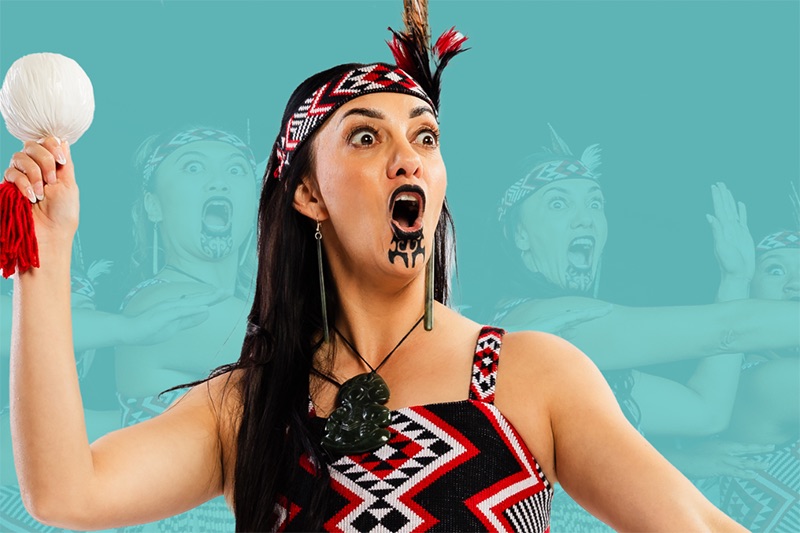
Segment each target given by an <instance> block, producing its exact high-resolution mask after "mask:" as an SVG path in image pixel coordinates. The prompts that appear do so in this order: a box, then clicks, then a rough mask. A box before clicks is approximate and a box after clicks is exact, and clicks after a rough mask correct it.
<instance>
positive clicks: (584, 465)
mask: <svg viewBox="0 0 800 533" xmlns="http://www.w3.org/2000/svg"><path fill="white" fill-rule="evenodd" d="M503 350H504V357H503V360H502V363H501V367H500V368H501V369H500V371H499V372H498V382H497V405H498V408H500V410H501V411H502V412H503V413H504V414H506V416H507V417H508V418H509V420H510V421H511V422H512V424H514V426H515V427H516V428H517V429H518V430H519V431H520V434H521V435H522V437H523V439H524V440H525V442H526V443H527V444H528V446H529V448H531V450H532V451H533V452H534V454H535V455H536V456H537V459H539V460H540V464H541V466H542V468H543V469H544V471H545V474H546V475H548V477H549V478H550V480H551V481H557V482H559V483H561V485H562V486H563V487H564V489H565V490H566V491H567V492H568V493H569V494H570V496H572V497H573V498H574V499H575V501H577V502H578V503H579V504H580V505H581V506H583V507H585V508H586V509H587V510H588V511H589V512H591V513H592V514H593V515H595V516H597V517H598V518H599V519H601V520H603V521H604V522H606V523H607V524H609V525H611V526H612V527H613V528H614V529H616V530H618V531H745V530H744V528H742V527H741V526H739V525H738V524H736V523H735V522H734V521H733V520H731V519H730V518H728V517H726V516H725V515H724V514H723V513H722V512H720V511H719V510H718V509H716V508H715V507H714V506H713V505H712V504H711V503H710V502H709V501H708V500H706V499H705V498H704V497H703V496H702V495H701V494H700V492H699V491H698V490H697V489H696V488H695V487H694V486H693V485H692V484H691V483H690V482H689V481H688V480H687V479H686V478H685V477H683V475H681V474H680V473H679V472H678V471H677V470H676V469H675V468H674V467H672V466H671V465H670V464H669V463H668V462H667V461H666V459H664V458H663V457H661V455H659V453H658V452H657V451H656V450H655V449H654V448H653V447H652V446H651V445H650V444H649V443H648V442H647V441H646V440H645V439H644V438H643V437H642V436H641V435H640V434H639V433H638V432H637V431H636V430H635V429H634V428H633V427H632V426H631V425H630V423H628V421H627V420H626V419H625V417H624V415H623V414H622V412H621V410H620V408H619V406H618V405H617V402H616V400H615V398H614V395H613V393H612V392H611V390H610V389H609V387H608V385H607V384H606V382H605V380H604V379H603V376H602V375H601V374H600V372H599V371H598V369H597V367H595V366H594V365H593V364H592V362H591V361H590V360H589V359H588V358H587V357H586V356H585V355H584V354H582V353H581V352H580V351H579V350H577V349H576V348H575V347H574V346H572V345H570V344H569V343H568V342H566V341H564V340H563V339H560V338H558V337H555V336H552V335H548V334H544V333H533V332H521V333H516V334H509V335H507V336H506V339H505V341H504V346H503ZM531 384H536V386H535V387H534V386H531ZM501 402H502V403H501Z"/></svg>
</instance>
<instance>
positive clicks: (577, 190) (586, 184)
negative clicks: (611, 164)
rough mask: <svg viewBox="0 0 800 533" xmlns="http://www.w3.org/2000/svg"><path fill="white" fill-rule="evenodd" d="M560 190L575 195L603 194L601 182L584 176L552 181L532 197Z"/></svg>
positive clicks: (559, 191)
mask: <svg viewBox="0 0 800 533" xmlns="http://www.w3.org/2000/svg"><path fill="white" fill-rule="evenodd" d="M551 191H552V192H558V193H562V194H569V195H574V196H580V195H587V194H595V193H596V194H602V192H603V191H602V189H601V188H600V184H599V183H597V182H596V181H595V180H590V179H583V178H566V179H560V180H555V181H553V182H552V183H548V184H547V185H545V186H544V187H542V188H541V189H539V190H538V191H536V192H535V193H533V195H532V197H533V196H535V197H537V198H540V197H543V196H545V195H547V193H548V192H551Z"/></svg>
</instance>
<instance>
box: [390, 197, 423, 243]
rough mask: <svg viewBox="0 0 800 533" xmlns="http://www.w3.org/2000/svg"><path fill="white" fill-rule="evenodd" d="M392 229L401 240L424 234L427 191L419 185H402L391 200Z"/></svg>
mask: <svg viewBox="0 0 800 533" xmlns="http://www.w3.org/2000/svg"><path fill="white" fill-rule="evenodd" d="M389 209H390V212H391V217H392V231H394V236H395V237H396V238H397V239H399V240H411V239H418V238H420V237H421V236H422V215H423V214H424V213H425V191H423V190H422V188H421V187H419V186H417V185H401V186H400V187H398V188H397V189H395V191H394V192H393V193H392V198H391V200H390V202H389Z"/></svg>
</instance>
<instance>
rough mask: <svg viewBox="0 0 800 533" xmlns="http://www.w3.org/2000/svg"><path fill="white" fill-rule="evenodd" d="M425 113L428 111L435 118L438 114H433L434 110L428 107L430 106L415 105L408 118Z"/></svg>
mask: <svg viewBox="0 0 800 533" xmlns="http://www.w3.org/2000/svg"><path fill="white" fill-rule="evenodd" d="M425 113H428V114H429V115H431V116H432V117H433V118H436V115H434V114H433V111H431V108H430V107H428V106H424V105H421V106H419V107H415V108H414V109H412V110H411V113H409V115H408V118H417V117H419V116H422V115H424V114H425Z"/></svg>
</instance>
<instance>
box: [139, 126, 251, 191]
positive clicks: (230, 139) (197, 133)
mask: <svg viewBox="0 0 800 533" xmlns="http://www.w3.org/2000/svg"><path fill="white" fill-rule="evenodd" d="M197 141H219V142H224V143H227V144H230V145H231V146H233V147H235V148H238V149H239V150H240V151H241V152H242V154H244V156H245V158H246V159H247V161H248V162H249V163H250V166H251V167H252V169H253V170H255V168H256V158H255V157H253V151H252V150H250V147H249V146H247V145H246V144H245V143H244V142H242V140H241V139H240V138H239V137H237V136H236V135H234V134H232V133H228V132H226V131H222V130H216V129H214V128H194V129H189V130H185V131H182V132H180V133H178V134H177V135H175V136H174V137H173V138H172V139H170V140H169V141H167V142H165V143H164V144H161V145H159V146H158V147H157V148H156V149H155V150H153V153H152V154H151V155H150V158H149V159H148V160H147V163H145V165H144V170H143V171H142V177H143V180H142V188H143V189H144V190H148V189H149V187H150V181H151V180H152V178H153V174H154V173H155V171H156V168H158V165H160V164H161V163H162V162H163V161H164V159H166V158H167V156H169V155H170V154H171V153H172V152H174V151H175V150H177V149H178V148H180V147H181V146H185V145H187V144H189V143H193V142H197Z"/></svg>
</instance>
